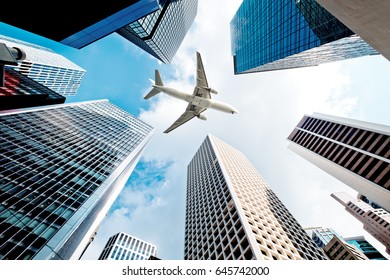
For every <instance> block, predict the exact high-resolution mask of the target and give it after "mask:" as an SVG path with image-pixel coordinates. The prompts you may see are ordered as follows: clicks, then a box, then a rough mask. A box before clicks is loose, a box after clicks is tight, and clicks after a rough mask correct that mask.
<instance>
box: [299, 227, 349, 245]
mask: <svg viewBox="0 0 390 280" xmlns="http://www.w3.org/2000/svg"><path fill="white" fill-rule="evenodd" d="M305 230H306V229H305ZM310 231H311V239H313V241H314V242H315V243H316V244H317V246H318V247H320V248H323V247H324V246H325V245H326V244H328V243H329V242H330V240H332V238H333V237H334V236H337V237H338V238H340V239H341V238H342V237H341V236H339V235H338V234H337V232H336V231H334V230H333V229H331V228H322V227H317V228H312V229H311V230H310Z"/></svg>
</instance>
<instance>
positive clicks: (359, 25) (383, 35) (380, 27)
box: [316, 0, 390, 60]
mask: <svg viewBox="0 0 390 280" xmlns="http://www.w3.org/2000/svg"><path fill="white" fill-rule="evenodd" d="M316 1H317V2H318V3H319V4H320V5H321V6H323V7H324V8H325V9H326V10H327V11H329V12H330V13H331V14H332V15H334V16H335V17H336V18H337V19H338V20H340V21H341V22H342V23H343V24H345V25H346V26H348V28H350V29H351V30H353V31H354V32H355V33H356V34H358V35H359V36H360V37H361V38H362V39H363V40H364V41H366V42H367V43H369V44H370V45H371V46H372V47H373V48H375V49H376V50H377V51H379V52H380V53H381V54H382V55H383V56H384V57H385V58H387V59H388V60H390V36H389V35H388V30H390V17H389V14H390V3H389V1H382V0H370V1H358V2H357V1H354V0H343V1H340V0H316Z"/></svg>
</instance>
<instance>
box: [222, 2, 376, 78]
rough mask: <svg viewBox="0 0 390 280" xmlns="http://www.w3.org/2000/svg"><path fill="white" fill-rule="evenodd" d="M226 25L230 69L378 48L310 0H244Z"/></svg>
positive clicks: (283, 65)
mask: <svg viewBox="0 0 390 280" xmlns="http://www.w3.org/2000/svg"><path fill="white" fill-rule="evenodd" d="M230 26H231V45H232V46H231V47H232V54H233V60H234V73H235V74H243V73H252V72H261V71H269V70H280V69H288V68H297V67H306V66H314V65H318V64H321V63H326V62H333V61H338V60H343V59H348V58H354V57H359V56H363V55H369V54H378V53H377V52H376V51H375V50H374V49H372V48H371V47H370V46H369V45H368V44H367V43H365V42H364V41H363V40H362V39H361V38H360V37H358V36H356V35H354V32H352V31H351V30H350V29H348V28H347V27H346V26H345V25H343V24H342V23H341V22H340V21H339V20H337V19H336V18H335V17H334V16H332V15H331V14H330V13H329V12H328V11H326V10H325V9H324V8H322V6H320V5H319V4H317V2H316V1H315V0H280V1H272V0H244V1H243V3H242V4H241V6H240V8H239V9H238V11H237V12H236V14H235V16H234V18H233V19H232V21H231V23H230Z"/></svg>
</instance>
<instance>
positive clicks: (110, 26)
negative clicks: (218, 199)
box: [0, 0, 198, 63]
mask: <svg viewBox="0 0 390 280" xmlns="http://www.w3.org/2000/svg"><path fill="white" fill-rule="evenodd" d="M43 4H44V3H43ZM42 6H43V5H39V4H37V3H34V5H32V6H31V7H30V9H26V7H21V9H18V11H16V12H12V11H7V12H3V14H1V12H2V11H0V21H2V22H5V23H7V24H10V25H12V26H15V27H19V28H22V29H24V30H27V31H30V32H33V33H36V34H38V35H41V36H44V37H46V38H49V39H52V40H55V41H57V42H61V43H63V44H65V45H68V46H71V47H74V48H77V49H81V48H83V47H85V46H87V45H89V44H91V43H93V42H95V41H97V40H99V39H101V38H103V37H105V36H107V35H110V34H112V33H114V32H117V33H118V34H120V35H121V36H123V37H124V38H126V39H127V40H129V41H130V42H132V43H134V44H135V45H137V46H138V47H140V48H142V49H143V50H145V51H146V52H148V53H149V54H151V55H152V56H154V57H156V58H157V59H159V60H161V61H162V62H164V63H170V62H171V60H172V58H173V57H174V55H175V54H176V51H177V50H178V48H179V46H180V44H181V42H182V41H183V39H184V37H185V35H186V33H187V31H188V29H189V28H190V26H191V25H192V23H193V21H194V19H195V16H196V14H197V10H198V0H138V1H137V0H127V1H111V2H108V1H105V2H104V3H101V4H100V5H94V7H93V13H91V12H90V7H89V6H86V7H81V6H80V5H79V4H78V3H77V2H76V1H73V0H70V1H67V2H66V3H65V4H63V5H61V6H59V7H58V9H59V10H60V11H61V13H53V15H48V14H47V13H46V11H45V9H44V8H45V6H43V7H42ZM74 7H77V9H74ZM11 15H13V16H11ZM39 15H41V17H40V16H39ZM70 15H73V16H72V24H69V25H64V24H63V23H64V22H68V18H69V16H70ZM48 16H49V18H48ZM15 19H17V20H15ZM28 19H30V20H28ZM48 22H50V24H47V23H48Z"/></svg>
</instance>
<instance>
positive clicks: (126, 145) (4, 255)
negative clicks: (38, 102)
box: [0, 100, 153, 260]
mask: <svg viewBox="0 0 390 280" xmlns="http://www.w3.org/2000/svg"><path fill="white" fill-rule="evenodd" d="M0 122H1V123H0V129H1V134H0V139H1V141H0V259H39V260H42V259H75V258H79V256H80V255H81V254H82V252H83V250H84V248H85V247H86V245H87V244H88V243H89V239H90V237H91V236H94V233H95V231H96V229H97V227H98V226H99V224H100V222H101V221H102V220H103V218H104V216H105V215H106V213H107V212H108V210H109V208H110V206H111V205H112V203H113V202H114V200H115V199H116V197H117V196H118V194H119V193H120V191H121V190H122V189H123V187H124V185H125V183H126V181H127V180H128V178H129V176H130V174H131V172H132V171H133V169H134V167H135V165H136V164H137V162H138V161H139V159H140V157H141V156H142V153H143V151H144V148H145V146H146V144H147V143H148V141H149V140H150V138H151V135H152V132H153V128H152V127H151V126H150V125H148V124H147V123H145V122H143V121H141V120H139V119H137V118H135V117H133V116H132V115H130V114H128V113H127V112H125V111H123V110H121V109H120V108H118V107H116V106H115V105H113V104H111V103H110V102H108V100H98V101H90V102H80V103H70V104H61V105H51V106H41V107H36V108H28V109H21V110H13V111H2V112H0Z"/></svg>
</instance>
